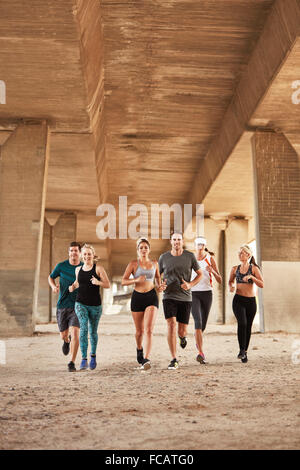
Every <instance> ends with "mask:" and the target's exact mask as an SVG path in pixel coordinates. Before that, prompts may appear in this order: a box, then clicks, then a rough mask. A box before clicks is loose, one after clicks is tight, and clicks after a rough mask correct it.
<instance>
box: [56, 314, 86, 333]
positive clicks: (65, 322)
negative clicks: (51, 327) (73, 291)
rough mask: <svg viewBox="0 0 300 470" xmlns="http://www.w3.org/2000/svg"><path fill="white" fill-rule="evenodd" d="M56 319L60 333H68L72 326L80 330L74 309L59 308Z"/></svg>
mask: <svg viewBox="0 0 300 470" xmlns="http://www.w3.org/2000/svg"><path fill="white" fill-rule="evenodd" d="M56 319H57V325H58V329H59V331H60V332H62V331H66V330H67V329H68V328H69V327H70V326H77V327H78V328H80V324H79V320H78V317H77V315H76V313H75V310H74V309H73V308H58V309H57V310H56Z"/></svg>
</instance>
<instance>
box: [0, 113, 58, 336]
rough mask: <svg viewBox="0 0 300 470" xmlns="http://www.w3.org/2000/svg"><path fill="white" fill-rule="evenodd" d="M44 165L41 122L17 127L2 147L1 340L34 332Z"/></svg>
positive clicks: (46, 145)
mask: <svg viewBox="0 0 300 470" xmlns="http://www.w3.org/2000/svg"><path fill="white" fill-rule="evenodd" d="M48 162H49V130H48V126H47V123H46V122H38V123H30V124H20V125H19V126H18V127H17V128H16V130H15V131H14V132H13V133H12V135H11V136H10V137H9V139H8V140H7V141H6V142H5V144H4V145H3V146H2V147H1V160H0V166H1V168H0V170H1V171H0V259H1V263H0V335H1V336H10V335H22V334H32V333H33V331H34V314H35V312H36V308H37V295H38V284H39V271H40V260H41V250H42V235H43V226H44V211H45V198H46V184H47V173H48Z"/></svg>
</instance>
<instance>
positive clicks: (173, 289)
mask: <svg viewBox="0 0 300 470" xmlns="http://www.w3.org/2000/svg"><path fill="white" fill-rule="evenodd" d="M158 265H159V271H160V274H162V273H163V280H166V281H167V288H166V290H165V291H164V296H163V298H164V299H173V300H180V301H184V302H191V301H192V293H191V291H190V290H184V289H182V288H181V287H180V286H181V284H182V279H184V280H185V281H187V282H190V279H191V274H192V269H193V270H194V271H197V270H198V269H200V266H199V264H198V261H197V260H196V257H195V255H194V254H193V253H191V252H190V251H187V250H183V253H182V255H180V256H173V255H172V254H171V252H170V251H167V252H166V253H163V254H162V255H161V256H160V258H159V260H158Z"/></svg>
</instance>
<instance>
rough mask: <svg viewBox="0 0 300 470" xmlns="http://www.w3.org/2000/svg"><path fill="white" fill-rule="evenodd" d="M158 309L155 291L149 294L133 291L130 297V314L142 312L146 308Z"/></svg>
mask: <svg viewBox="0 0 300 470" xmlns="http://www.w3.org/2000/svg"><path fill="white" fill-rule="evenodd" d="M151 306H153V307H158V297H157V293H156V290H155V289H152V290H150V291H149V292H137V291H136V290H134V291H133V292H132V296H131V306H130V309H131V311H132V312H144V311H145V310H146V308H147V307H151Z"/></svg>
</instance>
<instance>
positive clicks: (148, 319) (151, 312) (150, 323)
mask: <svg viewBox="0 0 300 470" xmlns="http://www.w3.org/2000/svg"><path fill="white" fill-rule="evenodd" d="M156 317H157V307H155V306H153V305H151V306H149V307H147V308H146V310H145V313H144V325H145V340H146V341H145V359H149V358H150V354H151V349H152V339H153V329H154V324H155V320H156Z"/></svg>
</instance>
